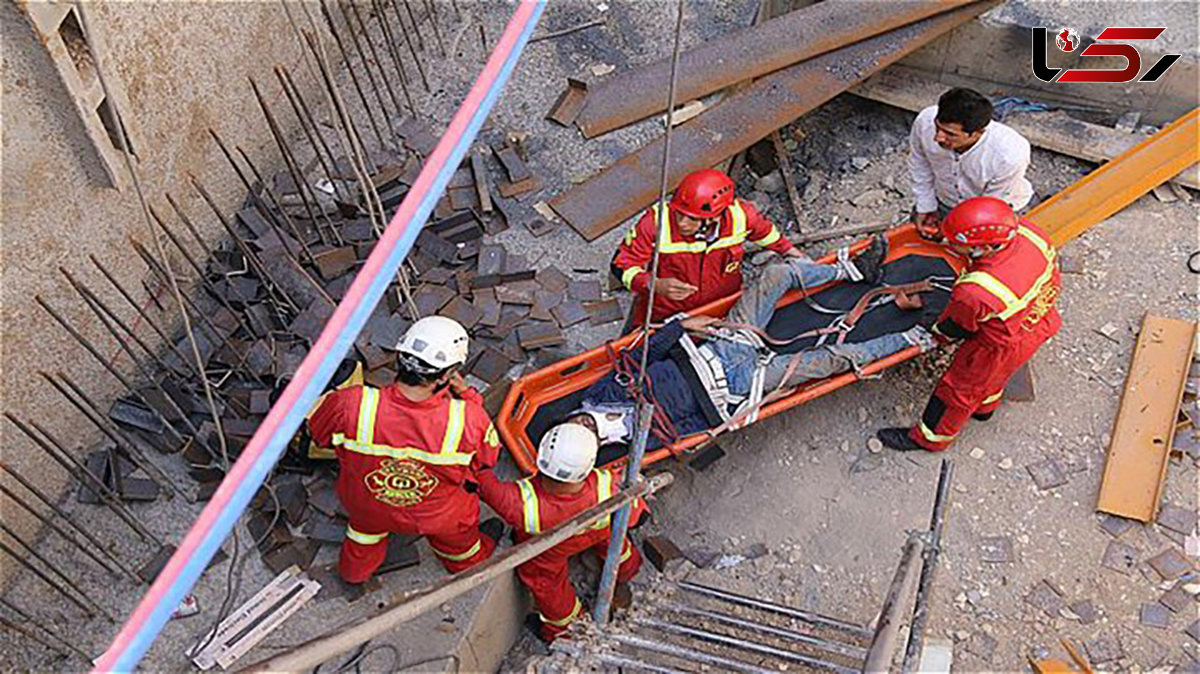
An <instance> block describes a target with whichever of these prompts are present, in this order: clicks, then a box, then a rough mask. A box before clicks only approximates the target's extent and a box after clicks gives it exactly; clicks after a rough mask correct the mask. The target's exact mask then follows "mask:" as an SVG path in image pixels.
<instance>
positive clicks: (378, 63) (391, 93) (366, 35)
mask: <svg viewBox="0 0 1200 674" xmlns="http://www.w3.org/2000/svg"><path fill="white" fill-rule="evenodd" d="M345 4H348V5H350V11H351V13H353V14H354V19H355V20H356V21H358V27H359V28H360V29H362V34H363V41H364V42H366V43H367V51H369V52H371V60H373V61H374V62H375V67H376V68H379V79H381V80H383V86H384V88H385V89H386V90H387V93H388V99H389V100H391V101H392V105H393V106H394V107H395V108H396V112H397V113H402V112H404V109H403V108H402V107H400V100H399V99H397V98H396V91H395V90H394V89H392V78H390V77H388V76H387V72H385V71H384V69H383V59H381V58H379V52H378V51H377V50H376V49H375V40H374V38H372V37H371V29H370V28H369V27H368V26H367V22H366V21H363V18H362V14H361V13H360V12H359V11H358V4H356V3H355V2H354V0H345ZM344 7H345V5H343V10H342V11H343V13H344V12H345V9H344ZM363 67H364V68H367V69H368V72H369V71H370V66H369V65H368V64H367V63H366V62H365V61H364V62H363ZM408 103H409V106H408V109H409V110H410V111H413V110H414V108H413V107H412V101H411V100H410V101H409V102H408ZM388 120H389V121H390V120H391V118H390V117H389V118H388ZM388 128H391V125H390V124H389V125H388ZM395 133H396V131H395V129H393V130H392V134H393V135H394V134H395Z"/></svg>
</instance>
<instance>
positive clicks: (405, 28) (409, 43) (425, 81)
mask: <svg viewBox="0 0 1200 674" xmlns="http://www.w3.org/2000/svg"><path fill="white" fill-rule="evenodd" d="M391 2H392V10H393V11H394V12H396V20H397V21H399V22H400V35H401V36H403V37H404V44H405V45H406V46H407V47H408V53H409V55H410V56H412V60H413V63H415V64H416V66H417V74H419V75H420V76H421V84H422V85H424V87H425V91H429V80H428V79H427V78H426V77H425V66H423V65H421V57H420V56H417V50H416V49H415V48H414V47H413V41H412V37H410V36H409V34H408V26H406V25H405V24H404V18H403V17H402V16H401V14H400V6H399V5H397V4H396V3H397V0H391ZM405 7H408V5H407V3H406V4H405ZM409 16H412V14H411V13H410V14H409ZM413 31H414V32H416V35H417V39H418V40H419V39H421V33H420V32H418V31H417V30H416V26H413ZM422 49H424V47H422Z"/></svg>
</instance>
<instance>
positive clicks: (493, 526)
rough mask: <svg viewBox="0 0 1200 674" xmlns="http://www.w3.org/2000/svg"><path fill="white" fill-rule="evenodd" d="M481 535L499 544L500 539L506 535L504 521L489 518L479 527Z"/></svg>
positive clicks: (497, 518)
mask: <svg viewBox="0 0 1200 674" xmlns="http://www.w3.org/2000/svg"><path fill="white" fill-rule="evenodd" d="M479 533H481V534H483V535H484V536H487V537H488V538H490V539H492V540H493V541H496V542H497V543H499V542H500V537H501V536H503V535H504V521H503V520H501V519H500V518H499V517H489V518H488V519H487V521H485V522H484V523H483V524H480V525H479Z"/></svg>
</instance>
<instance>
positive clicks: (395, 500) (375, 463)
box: [308, 386, 500, 583]
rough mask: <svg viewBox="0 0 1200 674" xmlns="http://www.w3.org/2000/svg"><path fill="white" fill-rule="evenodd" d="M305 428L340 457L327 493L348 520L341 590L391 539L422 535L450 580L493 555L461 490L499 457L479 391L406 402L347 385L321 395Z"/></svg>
mask: <svg viewBox="0 0 1200 674" xmlns="http://www.w3.org/2000/svg"><path fill="white" fill-rule="evenodd" d="M308 424H309V430H310V431H311V433H312V438H313V442H315V443H316V444H317V445H318V446H321V447H332V448H333V449H334V451H335V452H336V454H337V458H338V464H339V468H340V470H339V473H338V478H337V483H336V484H335V485H334V487H335V489H336V491H337V495H338V498H339V499H340V500H341V502H342V506H343V507H345V509H346V513H347V514H348V515H349V516H350V522H349V526H348V527H347V528H346V540H345V541H344V542H343V543H342V554H341V559H340V563H339V569H340V571H341V574H342V578H344V579H345V580H346V582H349V583H362V582H365V581H366V580H368V579H369V578H370V577H371V575H372V574H373V573H374V572H375V570H376V569H377V568H379V565H380V564H381V563H382V562H383V560H384V557H385V556H386V554H387V539H388V534H389V533H393V532H394V533H401V534H417V535H424V536H425V537H426V538H428V539H429V545H430V547H432V548H433V551H434V553H436V554H437V556H438V558H439V559H441V561H442V565H443V566H445V567H446V570H448V571H450V572H451V573H455V572H458V571H462V570H463V569H466V568H469V567H471V566H473V565H475V564H478V563H479V562H482V561H483V560H485V559H487V558H488V556H489V555H491V553H492V550H493V549H494V548H495V541H493V540H492V539H490V538H488V537H487V536H483V535H481V534H480V533H479V497H478V496H477V495H476V494H474V493H471V492H468V491H467V489H466V486H467V485H468V484H474V483H475V482H476V477H475V476H476V473H478V472H479V471H481V470H484V469H487V468H491V467H493V466H495V465H496V460H497V459H498V457H499V451H500V438H499V435H498V434H497V433H496V429H495V428H494V427H493V426H492V422H491V420H489V419H488V415H487V412H486V411H484V409H483V400H482V398H481V397H480V395H479V394H478V393H477V392H475V391H474V390H468V391H467V392H466V393H465V394H464V396H463V398H462V399H459V398H456V397H454V396H452V395H451V394H450V392H449V390H444V391H440V392H438V393H436V394H434V395H433V396H432V397H430V398H428V399H427V400H424V401H422V402H412V401H411V400H409V399H408V398H406V397H405V396H404V394H403V393H401V391H400V389H399V388H398V387H395V386H388V387H385V388H382V389H377V388H372V387H370V386H353V387H350V388H346V389H343V390H339V391H333V392H331V393H329V394H327V395H326V397H325V398H324V400H322V401H321V403H320V404H319V405H318V407H317V408H316V410H315V411H314V412H313V413H312V415H311V416H310V417H309V420H308Z"/></svg>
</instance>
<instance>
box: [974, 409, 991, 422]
mask: <svg viewBox="0 0 1200 674" xmlns="http://www.w3.org/2000/svg"><path fill="white" fill-rule="evenodd" d="M995 413H996V410H992V411H991V412H976V413H975V414H972V415H971V418H972V419H974V420H975V421H987V420H988V419H991V418H992V415H993V414H995Z"/></svg>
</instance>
